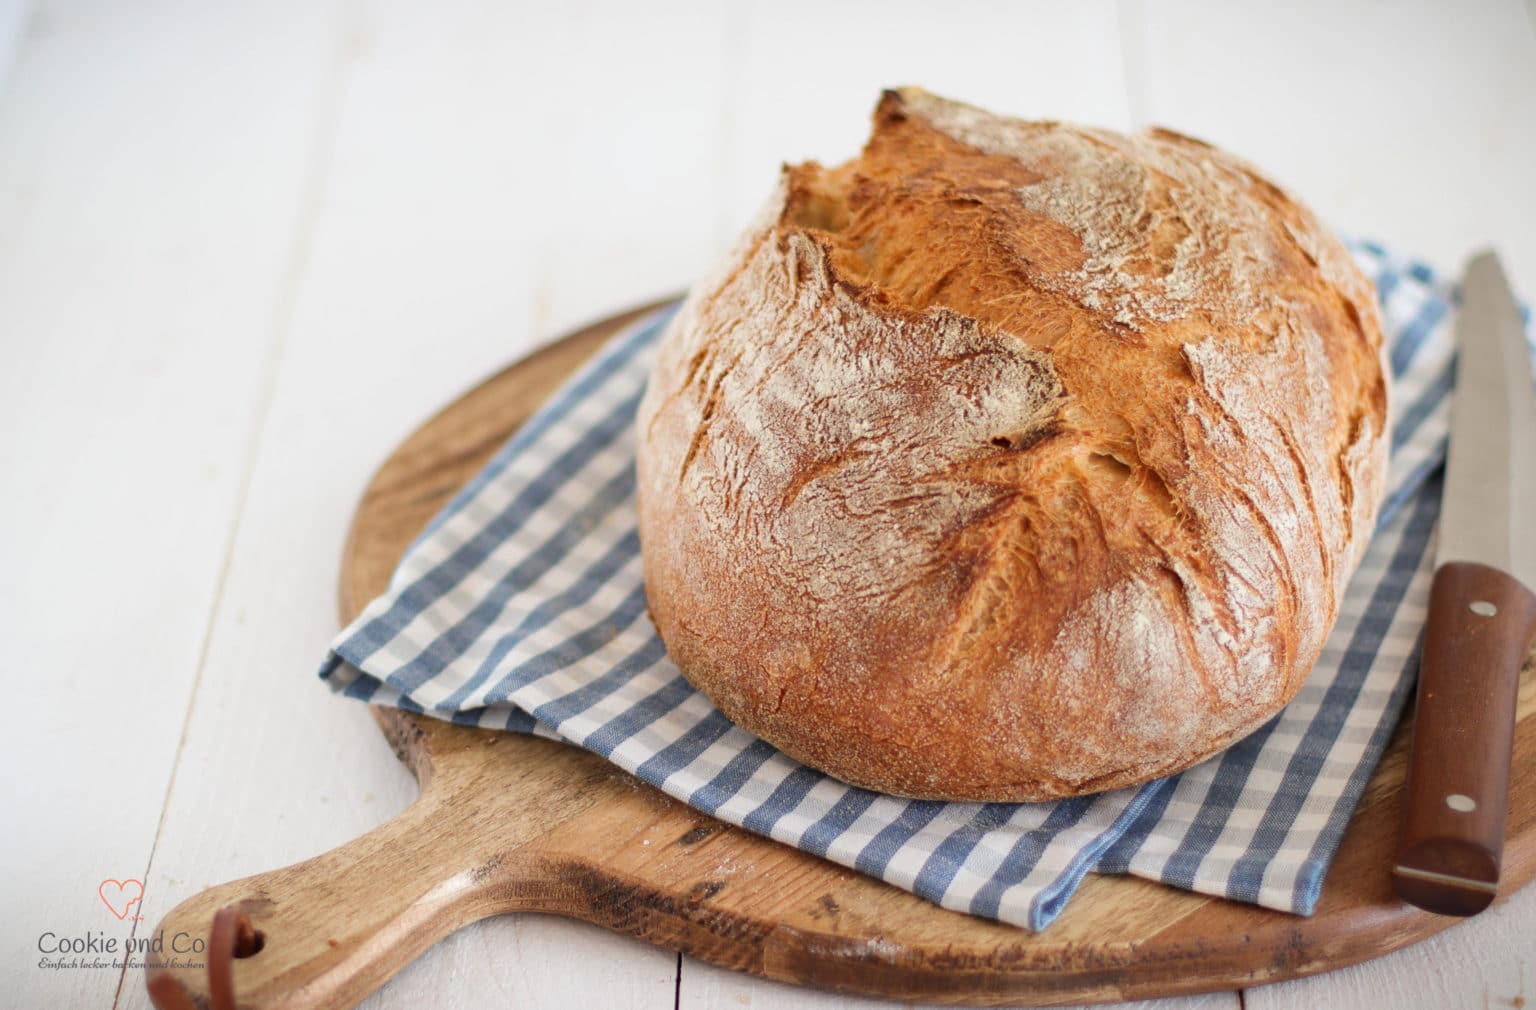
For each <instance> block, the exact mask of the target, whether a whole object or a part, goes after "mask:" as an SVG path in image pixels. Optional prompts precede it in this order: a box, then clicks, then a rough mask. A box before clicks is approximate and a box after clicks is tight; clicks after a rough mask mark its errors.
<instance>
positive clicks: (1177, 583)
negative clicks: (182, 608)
mask: <svg viewBox="0 0 1536 1010" xmlns="http://www.w3.org/2000/svg"><path fill="white" fill-rule="evenodd" d="M1382 343H1383V342H1382V334H1381V325H1380V322H1379V320H1378V317H1377V314H1376V308H1375V298H1374V297H1373V294H1372V291H1371V287H1370V284H1369V282H1368V281H1367V280H1366V279H1365V278H1364V277H1363V276H1362V275H1361V274H1360V272H1359V270H1358V269H1356V267H1355V266H1354V264H1353V263H1352V262H1351V260H1350V259H1349V256H1348V255H1347V253H1346V252H1345V250H1344V249H1343V248H1342V246H1341V245H1340V244H1339V242H1338V241H1337V240H1336V239H1335V238H1333V237H1332V236H1331V235H1330V234H1329V233H1328V232H1327V231H1326V230H1325V229H1324V228H1323V227H1322V226H1321V225H1320V224H1319V223H1318V222H1317V221H1316V219H1315V218H1314V217H1313V216H1312V215H1311V214H1310V213H1309V212H1308V211H1307V210H1306V209H1304V208H1303V207H1301V206H1300V205H1298V204H1297V203H1296V202H1295V201H1294V200H1292V199H1291V198H1290V197H1289V196H1288V195H1287V194H1286V193H1284V192H1283V191H1282V190H1280V189H1279V188H1277V187H1276V186H1275V185H1273V184H1272V183H1270V182H1267V181H1265V180H1264V179H1263V178H1261V177H1260V176H1259V175H1258V174H1257V173H1256V172H1255V171H1254V170H1253V169H1252V168H1250V167H1249V166H1247V165H1245V164H1243V163H1242V162H1241V161H1239V160H1238V159H1236V158H1234V157H1232V156H1231V155H1228V154H1225V153H1223V152H1221V151H1219V150H1216V149H1215V148H1212V147H1210V146H1208V145H1206V144H1203V143H1200V142H1199V141H1196V140H1192V139H1189V138H1187V137H1183V136H1180V135H1178V134H1174V133H1171V132H1168V131H1165V130H1151V131H1149V132H1147V133H1144V134H1141V135H1137V136H1123V135H1120V134H1116V133H1111V132H1108V131H1104V130H1095V129H1085V128H1082V127H1077V126H1071V125H1067V124H1061V123H1050V122H1045V123H1033V122H1023V121H1019V120H1012V119H1004V118H1000V117H996V116H993V115H990V114H988V113H986V112H983V111H981V110H978V109H974V108H970V107H968V106H964V105H960V104H957V103H953V102H949V101H945V100H943V99H940V98H937V97H934V96H932V95H928V94H927V93H925V92H922V91H919V90H916V89H903V90H902V91H899V92H887V93H886V94H885V95H884V97H883V98H882V100H881V102H880V104H879V107H878V109H877V111H876V115H875V128H874V133H873V135H872V137H871V139H870V141H869V143H868V145H867V146H866V148H865V150H864V152H863V154H862V156H861V157H860V158H858V159H856V160H855V161H853V162H850V163H848V164H847V165H844V166H842V167H840V168H836V169H824V168H822V167H821V166H819V165H817V164H815V163H810V164H805V165H799V166H795V167H787V168H786V169H785V171H784V176H783V180H782V183H781V186H780V188H779V190H778V191H777V192H776V193H775V194H774V196H773V198H772V199H771V200H770V202H769V205H768V207H767V209H766V211H765V213H764V215H763V216H762V217H761V219H760V220H759V221H758V222H757V223H756V224H755V225H754V226H753V227H752V228H750V229H749V230H748V232H747V234H746V235H745V236H743V238H742V240H741V241H740V243H739V244H738V245H737V247H736V249H735V250H734V251H733V252H732V253H731V255H730V257H729V258H728V260H727V262H726V263H725V264H724V266H723V268H722V269H721V270H720V271H719V272H718V273H717V274H716V275H715V276H713V277H711V278H709V279H707V280H705V281H704V282H703V283H701V284H700V285H699V286H698V287H697V288H696V289H695V290H694V291H693V292H692V294H691V295H690V296H689V298H688V300H687V302H686V303H685V305H684V306H683V308H682V309H681V311H680V313H679V314H678V316H677V318H676V319H675V321H674V322H673V323H672V325H671V327H670V328H669V329H668V331H667V332H666V334H665V335H664V337H663V338H662V342H661V347H660V349H659V357H658V360H657V362H656V365H655V370H654V372H653V374H652V377H651V383H650V387H649V389H648V391H647V394H646V396H645V400H644V402H643V404H642V406H641V409H640V415H639V418H638V425H639V446H640V449H639V506H640V533H641V542H642V545H643V550H644V563H645V580H646V589H647V594H648V597H649V602H650V609H651V615H652V618H653V620H654V621H655V623H656V627H657V629H658V630H659V631H660V633H661V635H662V638H663V639H664V640H665V642H666V644H667V648H668V651H669V652H670V654H671V656H672V658H673V659H674V660H675V661H676V663H677V664H678V666H679V667H680V668H681V669H682V670H683V672H684V673H685V674H686V675H687V677H688V679H689V680H690V681H691V682H692V683H694V684H695V685H696V686H697V687H698V688H699V689H700V690H702V691H703V692H704V693H706V694H707V695H708V696H709V697H710V698H712V699H713V700H714V701H715V702H716V704H717V705H719V707H720V708H721V709H722V710H723V711H724V712H725V714H726V715H728V716H729V717H730V718H731V719H733V720H735V721H736V722H737V723H739V724H740V725H741V726H743V727H745V728H746V729H748V730H750V731H751V732H753V733H756V734H758V735H759V736H761V737H763V738H764V739H765V740H767V741H769V742H770V743H772V744H774V745H776V746H778V747H780V748H781V749H783V750H784V751H785V752H787V753H788V754H790V755H791V756H793V757H795V758H797V759H799V760H800V761H803V762H805V763H806V764H809V765H812V766H813V767H816V768H820V769H823V770H825V771H827V772H829V773H830V774H833V775H836V776H837V777H839V778H842V779H844V780H846V781H848V782H851V783H854V784H856V785H860V786H865V787H868V788H870V789H876V790H880V791H882V792H888V793H897V794H901V795H906V796H917V797H926V798H940V799H956V800H1010V801H1011V800H1039V799H1047V798H1051V797H1060V796H1070V795H1077V794H1081V793H1087V792H1096V791H1099V790H1103V789H1110V788H1115V787H1118V786H1124V785H1129V784H1132V783H1136V782H1141V781H1144V780H1147V779H1150V778H1154V777H1157V776H1161V775H1167V774H1171V773H1173V772H1177V771H1179V770H1181V769H1183V768H1186V767H1188V766H1189V765H1191V764H1194V763H1195V762H1197V761H1200V760H1201V759H1203V758H1205V757H1207V756H1209V755H1211V754H1212V753H1214V752H1216V751H1218V750H1220V749H1221V748H1223V747H1225V746H1227V745H1228V744H1230V743H1231V742H1233V741H1234V740H1236V739H1238V738H1240V737H1242V736H1244V735H1246V734H1247V733H1249V732H1251V731H1252V730H1254V729H1256V728H1257V727H1258V726H1260V725H1261V724H1262V723H1263V722H1265V721H1266V720H1267V719H1268V718H1270V717H1271V716H1272V715H1274V714H1275V712H1277V711H1278V710H1279V709H1280V708H1281V707H1282V706H1283V705H1284V704H1285V703H1286V702H1287V701H1289V700H1290V699H1291V697H1292V696H1294V695H1295V693H1296V691H1297V689H1298V688H1299V687H1300V686H1301V682H1302V680H1303V679H1304V678H1305V677H1306V674H1307V672H1308V671H1309V670H1310V669H1311V667H1312V664H1313V663H1314V662H1315V661H1316V659H1317V656H1318V654H1319V651H1320V650H1321V648H1322V645H1323V640H1324V638H1325V637H1326V636H1327V634H1328V631H1329V629H1330V628H1331V627H1332V625H1333V622H1334V619H1335V617H1336V616H1337V611H1338V603H1339V599H1340V597H1341V595H1342V593H1343V589H1344V585H1345V583H1346V581H1347V580H1348V578H1349V576H1350V574H1351V573H1352V572H1353V570H1354V567H1355V564H1356V562H1357V561H1358V558H1359V555H1360V553H1361V551H1362V550H1363V548H1364V545H1365V542H1366V540H1367V538H1368V537H1369V535H1370V533H1371V530H1372V527H1373V525H1374V517H1375V513H1376V509H1377V505H1378V503H1379V500H1380V497H1381V492H1382V485H1383V478H1384V471H1385V464H1386V449H1387V439H1386V435H1385V433H1386V431H1387V427H1386V415H1387V383H1386V372H1385V366H1384V362H1383V358H1382Z"/></svg>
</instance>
